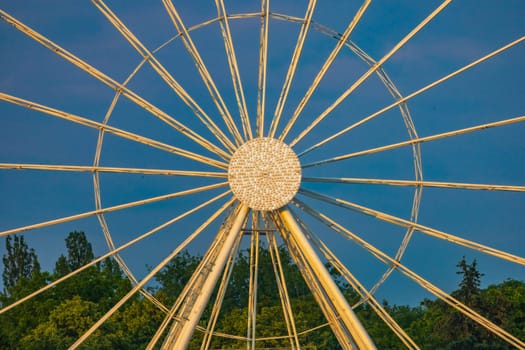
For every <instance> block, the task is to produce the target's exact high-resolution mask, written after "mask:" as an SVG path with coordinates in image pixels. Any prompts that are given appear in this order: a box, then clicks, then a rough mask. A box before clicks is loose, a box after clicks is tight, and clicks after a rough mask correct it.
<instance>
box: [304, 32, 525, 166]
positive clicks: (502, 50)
mask: <svg viewBox="0 0 525 350" xmlns="http://www.w3.org/2000/svg"><path fill="white" fill-rule="evenodd" d="M524 40H525V36H522V37H521V38H519V39H517V40H514V41H512V42H510V43H508V44H507V45H505V46H502V47H500V48H499V49H497V50H494V51H492V52H491V53H489V54H487V55H485V56H483V57H481V58H479V59H477V60H475V61H473V62H471V63H469V64H467V65H466V66H463V67H462V68H460V69H458V70H456V71H454V72H452V73H450V74H448V75H446V76H444V77H442V78H440V79H437V80H435V81H434V82H432V83H430V84H428V85H426V86H424V87H422V88H421V89H419V90H417V91H415V92H413V93H411V94H409V95H407V96H405V97H400V98H399V99H398V100H397V101H396V102H394V103H392V104H390V105H388V106H386V107H385V108H383V109H380V110H379V111H377V112H375V113H373V114H370V115H369V116H367V117H365V118H363V119H361V120H359V121H358V122H356V123H354V124H352V125H350V126H348V127H346V128H344V129H342V130H341V131H338V132H337V133H335V134H333V135H331V136H329V137H327V138H325V139H324V140H322V141H320V142H318V143H316V144H315V145H313V146H311V147H309V148H307V149H306V150H304V151H303V152H301V153H299V154H298V156H299V157H300V156H302V155H304V154H306V153H308V152H311V151H313V150H315V149H317V148H319V147H321V146H322V145H324V144H326V143H327V142H329V141H332V140H334V139H335V138H337V137H339V136H341V135H343V134H346V133H347V132H349V131H350V130H352V129H355V128H357V127H358V126H360V125H363V124H365V123H367V122H368V121H370V120H372V119H374V118H376V117H378V116H380V115H382V114H383V113H385V112H387V111H389V110H391V109H392V108H395V107H398V106H399V105H401V104H403V103H405V102H407V101H409V100H410V99H412V98H414V97H416V96H418V95H420V94H422V93H424V92H426V91H428V90H430V89H432V88H434V87H436V86H438V85H440V84H442V83H444V82H446V81H447V80H449V79H451V78H453V77H455V76H457V75H459V74H461V73H463V72H465V71H467V70H469V69H471V68H473V67H475V66H477V65H478V64H480V63H482V62H485V61H486V60H488V59H490V58H492V57H494V56H497V55H499V54H500V53H502V52H505V51H506V50H508V49H510V48H512V47H514V46H516V45H518V44H520V43H521V42H523V41H524Z"/></svg>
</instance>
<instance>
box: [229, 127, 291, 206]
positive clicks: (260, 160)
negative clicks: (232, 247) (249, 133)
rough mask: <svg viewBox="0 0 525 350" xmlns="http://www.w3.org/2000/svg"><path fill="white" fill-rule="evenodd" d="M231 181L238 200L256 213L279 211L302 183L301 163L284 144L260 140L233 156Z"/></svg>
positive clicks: (269, 139) (255, 140) (246, 144)
mask: <svg viewBox="0 0 525 350" xmlns="http://www.w3.org/2000/svg"><path fill="white" fill-rule="evenodd" d="M228 182H229V184H230V187H231V189H232V191H233V194H234V195H235V197H236V198H237V199H238V200H239V201H240V202H241V203H243V204H245V205H246V206H248V207H250V208H251V209H254V210H265V211H266V210H275V209H279V208H281V207H283V206H284V205H286V204H287V203H288V202H290V200H292V198H293V197H294V196H295V194H296V193H297V190H298V189H299V184H300V183H301V164H300V163H299V159H298V158H297V155H296V154H295V152H294V151H293V150H292V149H291V148H290V146H288V145H287V144H285V143H284V142H282V141H280V140H277V139H274V138H269V137H259V138H255V139H252V140H249V141H247V142H246V143H244V144H243V145H241V147H239V148H238V149H237V150H236V151H235V153H234V154H233V156H232V158H231V160H230V164H229V166H228Z"/></svg>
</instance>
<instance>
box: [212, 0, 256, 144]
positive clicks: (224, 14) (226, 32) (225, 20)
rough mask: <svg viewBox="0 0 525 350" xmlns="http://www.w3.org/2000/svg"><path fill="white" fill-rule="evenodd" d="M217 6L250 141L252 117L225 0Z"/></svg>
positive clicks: (238, 100)
mask: <svg viewBox="0 0 525 350" xmlns="http://www.w3.org/2000/svg"><path fill="white" fill-rule="evenodd" d="M215 6H216V7H217V12H218V15H219V18H222V20H221V21H219V25H220V27H221V33H222V38H223V41H224V47H225V50H226V56H227V57H228V65H229V67H230V74H231V77H232V83H233V88H234V90H235V98H236V99H237V105H238V107H239V115H240V117H241V123H242V130H243V134H244V139H245V140H249V139H252V138H253V134H252V127H251V124H250V117H249V115H248V107H246V99H245V97H244V89H243V87H242V81H241V74H240V72H239V65H238V64H237V56H236V55H235V49H234V46H233V39H232V35H231V31H230V21H229V19H228V14H227V12H226V7H225V6H224V0H215Z"/></svg>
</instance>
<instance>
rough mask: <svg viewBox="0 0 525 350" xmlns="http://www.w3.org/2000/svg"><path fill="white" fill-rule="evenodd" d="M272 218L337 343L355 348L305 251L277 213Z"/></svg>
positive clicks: (348, 349) (344, 346)
mask: <svg viewBox="0 0 525 350" xmlns="http://www.w3.org/2000/svg"><path fill="white" fill-rule="evenodd" d="M273 220H274V222H275V225H276V226H277V227H278V228H279V232H280V234H281V238H282V239H283V241H284V243H285V244H286V246H287V248H288V251H289V253H290V256H291V257H292V259H293V260H294V262H295V264H296V265H297V267H298V269H299V271H300V272H301V275H302V276H303V278H304V281H305V282H306V284H307V286H308V288H309V289H310V291H311V292H312V295H313V297H314V298H315V300H316V301H317V304H318V305H319V307H320V309H321V311H322V312H323V314H324V316H325V318H326V320H327V321H328V325H329V326H330V328H331V329H332V332H333V333H334V335H335V337H336V338H337V340H338V341H339V344H340V345H341V346H342V347H343V349H345V350H351V349H355V348H357V347H356V345H355V343H354V342H353V339H352V338H351V337H350V336H349V334H348V332H347V329H346V328H345V326H344V324H343V321H342V319H341V318H340V317H339V316H338V314H337V311H336V307H335V305H334V303H333V301H332V299H331V298H330V296H329V295H328V294H327V292H326V289H325V288H324V287H323V285H322V283H321V281H320V280H319V279H318V278H317V277H316V274H315V272H314V269H313V267H312V266H310V264H308V259H307V258H306V257H305V252H304V251H303V250H302V249H301V247H300V246H299V244H298V243H297V241H296V239H295V237H294V235H292V234H290V232H289V231H288V230H287V229H286V227H285V225H284V223H283V222H282V219H281V218H280V217H279V216H278V215H277V214H275V215H273Z"/></svg>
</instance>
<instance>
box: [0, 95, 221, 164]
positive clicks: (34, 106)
mask: <svg viewBox="0 0 525 350" xmlns="http://www.w3.org/2000/svg"><path fill="white" fill-rule="evenodd" d="M0 100H3V101H6V102H9V103H12V104H15V105H18V106H21V107H24V108H27V109H31V110H34V111H38V112H42V113H44V114H47V115H51V116H53V117H57V118H60V119H65V120H68V121H70V122H73V123H76V124H80V125H84V126H87V127H90V128H93V129H97V130H104V131H106V132H109V133H111V134H113V135H116V136H119V137H122V138H125V139H128V140H131V141H135V142H139V143H142V144H145V145H148V146H151V147H154V148H158V149H161V150H163V151H167V152H170V153H173V154H176V155H178V156H181V157H184V158H188V159H192V160H195V161H197V162H200V163H203V164H207V165H211V166H214V167H216V168H221V169H226V168H228V165H227V164H226V163H224V162H222V161H218V160H215V159H212V158H208V157H205V156H201V155H199V154H196V153H193V152H190V151H186V150H184V149H182V148H178V147H174V146H171V145H168V144H165V143H162V142H159V141H155V140H152V139H149V138H147V137H144V136H140V135H137V134H134V133H131V132H129V131H125V130H122V129H119V128H115V127H113V126H109V125H106V124H103V123H98V122H95V121H93V120H91V119H87V118H83V117H79V116H77V115H74V114H71V113H67V112H64V111H61V110H58V109H54V108H51V107H47V106H44V105H41V104H38V103H36V102H32V101H29V100H25V99H22V98H19V97H15V96H11V95H8V94H4V93H2V92H0Z"/></svg>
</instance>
